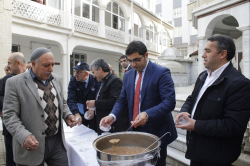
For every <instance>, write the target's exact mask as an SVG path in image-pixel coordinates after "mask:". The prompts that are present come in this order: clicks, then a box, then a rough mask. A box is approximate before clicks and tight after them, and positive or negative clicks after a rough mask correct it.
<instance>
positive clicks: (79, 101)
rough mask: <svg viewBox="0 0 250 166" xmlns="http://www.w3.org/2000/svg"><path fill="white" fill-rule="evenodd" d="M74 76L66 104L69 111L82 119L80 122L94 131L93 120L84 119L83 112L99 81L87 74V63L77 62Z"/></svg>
mask: <svg viewBox="0 0 250 166" xmlns="http://www.w3.org/2000/svg"><path fill="white" fill-rule="evenodd" d="M73 69H75V70H76V71H75V76H74V77H72V78H71V79H70V82H69V86H68V99H67V104H68V106H69V109H70V111H71V112H72V113H73V114H74V115H75V116H76V117H78V118H80V119H82V124H83V125H85V126H89V128H91V129H93V130H95V131H96V126H95V120H94V119H92V120H86V119H85V118H84V113H85V112H86V111H87V105H86V102H87V100H94V99H95V95H96V93H97V90H98V88H99V82H98V81H97V80H96V79H95V78H94V77H93V75H92V74H89V65H88V64H87V63H85V62H79V63H78V64H77V65H76V66H75V67H73Z"/></svg>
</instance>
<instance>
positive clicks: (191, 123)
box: [175, 114, 196, 131]
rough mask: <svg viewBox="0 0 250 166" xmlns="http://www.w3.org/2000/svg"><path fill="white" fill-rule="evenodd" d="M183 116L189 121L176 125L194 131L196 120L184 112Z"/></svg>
mask: <svg viewBox="0 0 250 166" xmlns="http://www.w3.org/2000/svg"><path fill="white" fill-rule="evenodd" d="M183 117H184V118H185V119H186V120H187V121H188V122H187V123H186V124H184V125H178V124H176V125H175V127H177V128H181V129H185V130H188V131H194V125H195V122H196V120H194V119H191V118H189V117H188V116H187V115H186V114H184V115H183Z"/></svg>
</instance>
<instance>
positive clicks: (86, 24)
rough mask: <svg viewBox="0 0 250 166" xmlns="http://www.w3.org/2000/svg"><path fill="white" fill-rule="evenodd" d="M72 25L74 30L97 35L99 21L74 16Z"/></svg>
mask: <svg viewBox="0 0 250 166" xmlns="http://www.w3.org/2000/svg"><path fill="white" fill-rule="evenodd" d="M74 26H75V31H78V32H82V33H87V34H89V35H94V36H97V35H98V26H99V23H96V22H93V21H89V20H87V19H84V18H80V17H78V16H75V20H74Z"/></svg>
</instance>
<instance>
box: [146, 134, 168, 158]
mask: <svg viewBox="0 0 250 166" xmlns="http://www.w3.org/2000/svg"><path fill="white" fill-rule="evenodd" d="M168 133H169V134H170V136H171V133H170V132H166V133H165V134H164V135H163V136H161V137H160V138H159V139H157V140H156V141H155V142H154V143H156V142H158V141H159V140H160V139H161V138H162V137H164V136H165V135H167V134H168ZM154 143H152V144H151V145H149V147H147V148H146V149H144V151H142V152H141V153H143V152H145V150H147V149H148V148H150V147H151V146H152V145H153V144H154Z"/></svg>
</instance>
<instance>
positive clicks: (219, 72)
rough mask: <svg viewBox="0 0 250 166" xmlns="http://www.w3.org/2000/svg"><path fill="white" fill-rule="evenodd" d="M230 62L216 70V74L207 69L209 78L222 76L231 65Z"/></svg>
mask: <svg viewBox="0 0 250 166" xmlns="http://www.w3.org/2000/svg"><path fill="white" fill-rule="evenodd" d="M229 63H230V61H228V62H227V63H225V64H224V65H223V66H221V67H220V68H219V69H217V70H215V71H214V72H211V70H208V69H207V74H208V76H210V74H211V76H214V77H219V76H220V75H221V73H222V72H223V71H224V70H225V69H226V67H227V66H228V65H229Z"/></svg>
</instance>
